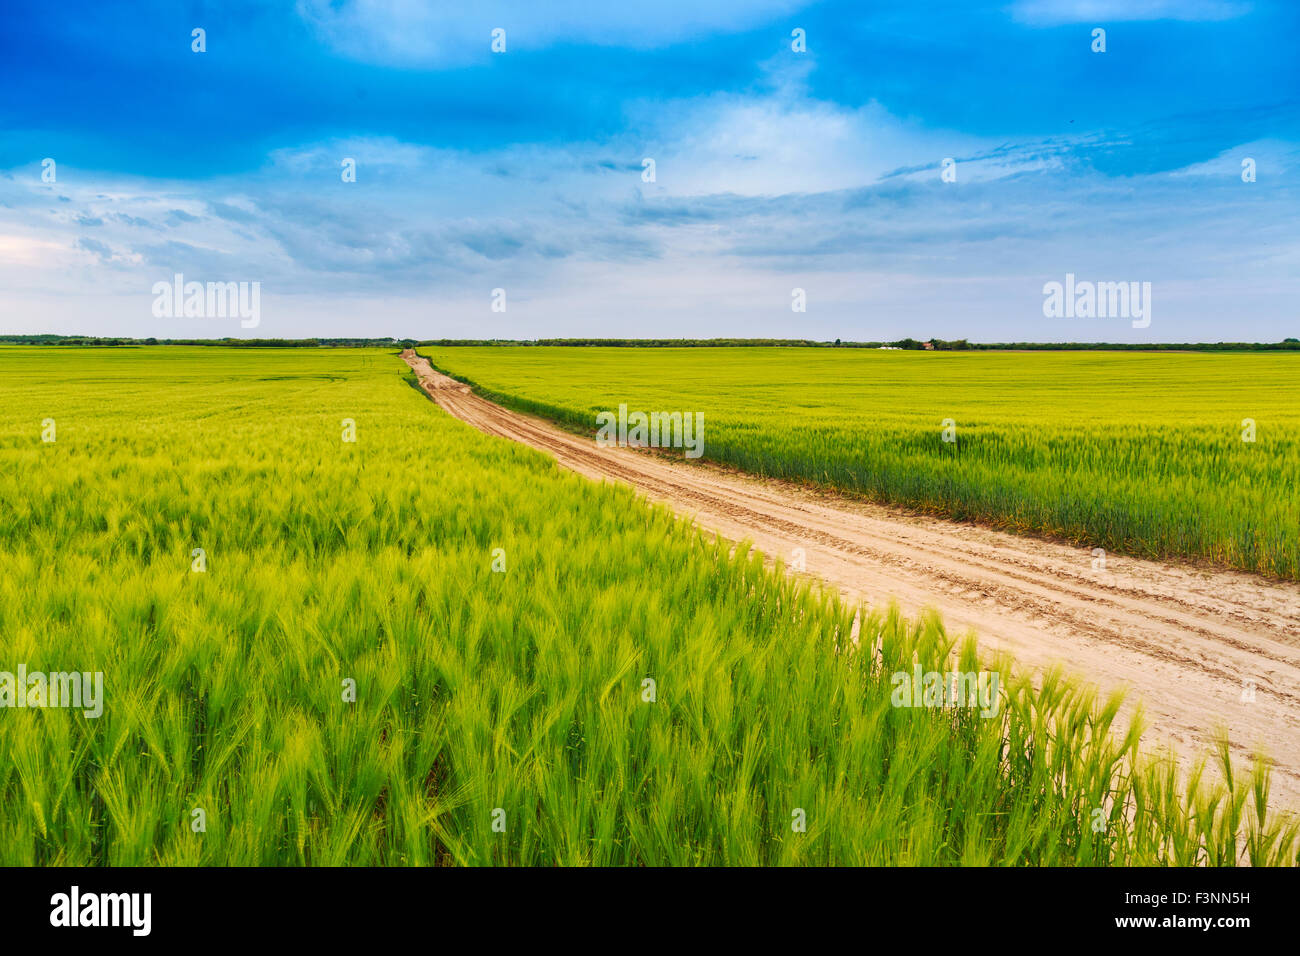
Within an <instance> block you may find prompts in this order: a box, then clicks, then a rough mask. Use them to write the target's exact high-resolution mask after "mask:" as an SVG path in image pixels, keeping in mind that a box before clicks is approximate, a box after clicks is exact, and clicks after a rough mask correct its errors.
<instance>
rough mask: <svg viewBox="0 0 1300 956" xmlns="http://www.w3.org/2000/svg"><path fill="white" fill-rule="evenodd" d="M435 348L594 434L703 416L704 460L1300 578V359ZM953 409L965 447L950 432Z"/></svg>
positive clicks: (435, 354)
mask: <svg viewBox="0 0 1300 956" xmlns="http://www.w3.org/2000/svg"><path fill="white" fill-rule="evenodd" d="M424 351H425V353H426V354H427V355H429V357H430V358H431V359H432V361H433V363H434V365H436V366H437V367H438V368H440V369H442V370H443V371H446V372H448V373H449V374H451V375H455V376H457V377H459V378H462V379H464V380H466V381H469V382H472V383H474V384H475V385H477V386H478V387H479V388H480V389H481V390H482V391H483V392H485V393H488V394H491V395H493V396H495V397H497V398H499V399H501V400H503V401H505V402H506V403H507V404H510V405H513V406H515V407H517V408H521V409H524V410H527V411H533V412H536V413H539V414H542V415H546V416H549V417H552V418H555V419H557V420H560V421H563V422H566V423H569V424H571V425H574V426H577V427H579V428H585V429H588V430H591V431H594V430H595V425H594V416H595V414H596V413H597V412H600V411H604V410H616V409H617V408H618V407H619V405H620V404H622V403H626V404H627V405H628V406H629V408H630V409H632V410H637V409H640V410H643V411H646V412H651V411H690V412H700V413H703V416H704V422H705V433H704V434H705V440H704V457H705V458H706V459H711V460H713V461H717V462H722V463H725V464H729V465H734V466H736V467H738V468H741V469H744V470H747V471H751V472H754V473H757V474H761V475H768V476H774V477H781V478H791V479H797V480H804V481H810V482H816V483H821V484H826V485H831V486H834V487H836V488H840V489H845V490H848V491H851V492H855V493H859V494H862V495H864V496H867V497H869V498H871V499H873V500H876V501H880V502H887V503H893V504H899V505H904V506H907V507H910V508H914V509H917V510H920V511H923V512H926V513H929V514H935V515H942V516H946V517H951V518H954V519H958V520H973V521H978V522H981V523H985V524H988V525H991V526H993V527H997V528H1002V529H1006V530H1010V531H1016V532H1027V533H1033V534H1040V535H1044V536H1048V537H1052V538H1058V539H1063V540H1066V541H1070V542H1073V543H1075V544H1079V545H1085V546H1088V547H1101V548H1105V549H1107V550H1111V551H1115V552H1120V553H1127V554H1132V555H1137V556H1142V557H1159V558H1166V557H1177V558H1189V559H1194V560H1205V561H1209V562H1213V563H1215V564H1218V565H1223V566H1228V567H1233V568H1240V569H1244V570H1248V571H1256V572H1261V573H1264V574H1268V575H1273V576H1276V577H1281V578H1288V579H1292V580H1295V579H1300V505H1298V502H1300V355H1295V354H1259V353H1229V354H1152V353H1116V352H1106V353H1096V352H1084V353H1077V352H1039V353H986V352H907V351H875V350H863V349H829V348H680V349H674V348H654V349H637V348H546V347H511V348H492V347H487V348H483V347H476V348H462V347H456V348H436V349H433V348H430V349H426V350H424ZM945 419H951V421H952V424H953V427H954V431H952V432H950V433H949V435H950V437H954V438H955V439H956V440H955V441H952V442H945V441H944V440H943V432H944V420H945ZM1246 419H1250V420H1252V421H1253V423H1254V432H1253V439H1254V440H1253V441H1246V440H1243V435H1244V434H1246V429H1247V427H1248V426H1247V424H1246V423H1245V420H1246Z"/></svg>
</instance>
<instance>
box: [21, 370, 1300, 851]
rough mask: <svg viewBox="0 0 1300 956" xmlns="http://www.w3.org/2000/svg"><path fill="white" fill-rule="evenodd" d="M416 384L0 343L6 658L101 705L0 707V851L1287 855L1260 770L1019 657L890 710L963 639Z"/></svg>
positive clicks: (1290, 843) (365, 375)
mask: <svg viewBox="0 0 1300 956" xmlns="http://www.w3.org/2000/svg"><path fill="white" fill-rule="evenodd" d="M402 368H403V366H402V365H401V363H400V362H399V360H398V359H397V358H396V356H395V355H393V354H392V353H391V352H384V351H381V350H370V351H359V350H355V351H354V350H309V349H295V350H293V352H292V353H288V352H286V351H283V350H273V349H272V350H265V351H263V350H244V349H240V350H223V349H218V348H204V349H198V348H195V349H190V348H140V349H111V350H109V349H105V350H98V349H77V350H75V351H74V350H69V349H42V348H30V347H14V348H0V393H2V397H3V401H0V465H2V467H0V500H3V501H4V502H5V506H4V508H3V509H0V670H5V671H10V672H12V671H14V670H16V668H17V667H18V665H20V664H23V665H25V666H26V667H27V669H28V671H71V670H81V671H102V672H103V673H104V675H105V697H106V701H105V707H104V713H103V715H102V716H101V717H99V718H97V719H93V718H86V717H85V716H83V715H82V714H81V713H80V712H76V711H70V710H66V709H54V708H46V709H40V708H25V709H10V708H4V709H0V863H3V864H6V865H39V866H47V865H114V866H117V865H136V864H140V865H190V864H197V865H263V866H276V865H298V864H304V865H344V864H347V865H435V864H456V865H507V864H509V865H518V864H530V865H555V864H561V865H588V864H607V865H609V864H627V865H669V864H672V865H694V864H764V865H766V864H778V865H811V864H918V865H920V864H924V865H930V864H940V865H960V864H979V865H984V864H1014V865H1021V864H1045V865H1052V864H1059V865H1070V864H1112V863H1113V864H1174V865H1178V864H1192V863H1208V864H1220V863H1222V864H1227V863H1234V862H1251V863H1254V864H1256V865H1267V864H1279V863H1282V864H1294V863H1295V862H1296V853H1297V846H1298V837H1297V829H1296V826H1297V825H1296V824H1295V823H1294V822H1293V821H1292V820H1291V819H1290V818H1285V817H1281V816H1278V815H1277V814H1276V813H1274V812H1270V811H1269V810H1268V808H1267V802H1268V801H1267V796H1268V795H1267V787H1268V771H1267V768H1266V767H1265V766H1264V765H1262V764H1259V765H1256V766H1255V767H1253V768H1249V769H1248V770H1247V771H1246V772H1244V773H1243V772H1242V771H1241V770H1240V769H1235V768H1231V767H1229V768H1228V773H1227V776H1226V780H1227V781H1228V783H1226V784H1222V783H1220V784H1210V783H1205V782H1202V781H1201V779H1200V776H1199V774H1197V773H1192V774H1190V775H1188V774H1184V775H1182V776H1180V775H1179V770H1178V767H1177V765H1176V764H1175V763H1174V761H1173V760H1172V758H1171V757H1169V756H1168V755H1164V754H1154V755H1148V754H1146V753H1145V752H1144V751H1143V750H1142V748H1141V742H1140V727H1139V726H1133V727H1127V728H1125V727H1119V728H1117V727H1115V726H1114V722H1115V720H1116V714H1117V708H1118V700H1117V699H1108V700H1098V699H1096V697H1095V695H1094V694H1093V692H1092V691H1090V690H1089V689H1088V688H1087V687H1086V686H1084V685H1081V684H1079V683H1077V682H1075V681H1072V680H1069V679H1066V678H1065V677H1063V676H1062V675H1060V674H1059V673H1058V674H1051V675H1048V677H1047V679H1046V680H1045V681H1044V682H1043V685H1042V687H1041V688H1039V689H1037V690H1036V689H1035V688H1034V687H1033V686H1032V685H1031V684H1030V683H1029V682H1028V681H1027V680H1025V679H1024V678H1023V677H1021V676H1019V675H1017V674H1016V673H1015V672H1014V670H1013V669H1012V668H1011V665H1010V662H1008V661H1005V660H1003V661H999V662H996V667H997V668H998V669H999V670H998V673H999V675H1000V678H1001V681H1002V688H1001V690H1002V695H1003V696H1002V698H1001V701H1002V704H1001V707H1000V710H999V713H998V716H997V717H996V718H993V719H982V718H980V717H979V716H978V715H977V713H976V712H975V711H972V710H969V709H962V708H942V707H928V708H927V707H920V708H909V707H895V706H893V705H892V703H891V691H892V686H891V675H892V674H893V673H895V672H897V671H908V672H910V671H912V669H913V667H914V664H919V665H920V666H921V667H922V668H923V669H926V670H931V669H933V670H939V669H945V668H946V667H947V666H948V665H949V663H950V662H952V661H959V662H960V664H961V667H962V669H963V670H970V669H976V668H977V667H979V666H980V665H979V664H978V663H977V661H976V648H975V645H974V642H973V640H971V639H963V640H958V639H957V638H956V637H955V636H953V635H949V634H947V633H946V632H945V631H944V628H943V625H942V623H941V622H940V621H939V620H938V619H937V618H934V617H925V618H923V619H920V620H915V621H908V620H904V619H903V618H901V617H900V616H899V615H898V613H897V612H896V611H892V610H878V611H871V610H866V609H858V608H854V607H849V606H846V605H844V604H842V603H840V601H839V600H838V599H837V597H836V596H835V595H833V594H827V593H822V592H820V591H816V590H810V589H809V587H808V586H807V585H804V584H800V583H797V582H795V581H794V580H792V579H790V578H788V577H783V576H782V575H780V574H774V573H772V572H771V571H769V570H765V569H764V567H763V564H762V560H761V558H760V557H759V556H758V555H757V554H749V553H746V551H745V549H738V550H737V551H736V552H735V553H732V552H730V551H728V550H727V549H726V548H725V547H724V546H721V545H718V544H714V543H711V542H709V541H708V540H707V539H706V538H705V537H704V536H702V535H701V534H699V533H697V532H696V531H695V530H694V529H693V528H691V527H689V526H687V525H683V524H682V523H680V522H678V521H677V520H675V519H674V517H673V516H672V515H671V514H670V513H669V512H667V511H665V510H664V509H662V508H658V507H651V506H648V505H647V504H646V503H644V502H643V501H641V500H639V499H637V498H635V497H634V496H633V495H632V494H631V492H629V491H627V490H626V489H621V488H617V487H614V486H610V485H596V484H592V483H590V482H587V481H585V480H583V479H581V478H578V477H576V476H573V475H570V474H566V473H564V472H562V471H560V470H559V469H558V468H556V467H555V466H554V465H553V464H552V463H551V462H550V461H549V459H547V458H545V457H544V456H542V455H541V454H539V453H535V452H533V451H530V450H528V449H525V448H522V447H519V446H516V445H513V444H511V443H508V442H505V441H500V440H496V439H492V438H488V437H486V436H483V435H481V434H479V433H478V432H476V431H474V430H472V429H470V428H469V427H467V426H464V425H462V424H461V423H459V422H456V421H454V420H452V419H450V418H448V417H447V416H445V415H443V414H442V413H441V412H440V411H438V410H437V409H436V408H435V407H434V406H433V405H431V404H430V403H429V402H428V401H427V400H426V399H425V398H424V397H423V396H421V395H420V394H418V393H417V392H416V391H414V390H412V389H410V388H409V387H408V386H407V384H406V383H405V382H404V381H403V378H402V375H401V370H402ZM47 418H52V419H54V420H55V424H56V428H57V433H56V435H57V437H56V441H54V442H52V443H46V442H42V441H41V437H40V436H41V432H42V421H43V420H44V419H47ZM343 419H352V420H353V421H354V422H355V426H356V439H357V440H356V441H355V443H348V442H344V441H342V440H341V439H342V434H343V431H342V421H343ZM199 548H201V549H203V551H204V552H205V556H206V570H204V571H201V572H199V571H195V570H193V568H194V567H195V563H194V562H195V558H194V556H193V552H194V550H195V549H199ZM498 549H499V550H498ZM503 562H504V563H503ZM494 563H495V564H496V565H497V566H498V567H504V570H500V571H497V570H493V565H494ZM855 618H856V622H857V623H856V632H857V640H856V641H855V640H853V639H852V637H853V635H854V632H855ZM984 666H993V665H990V664H989V663H987V662H986V663H985V665H984ZM647 679H651V680H653V681H654V691H655V693H654V700H653V701H647V699H646V697H647V695H648V692H647V686H648V685H646V683H645V681H646V680H647ZM348 681H355V700H349V699H348V693H347V691H348V686H349V685H348V683H347V682H348ZM1220 759H1222V760H1225V761H1226V759H1227V758H1226V751H1225V754H1224V755H1222V756H1221V758H1220ZM196 810H202V811H203V823H204V824H205V826H204V828H202V829H198V828H197V823H198V820H199V817H197V816H196V814H195V811H196ZM799 811H802V813H803V818H804V819H805V820H806V829H805V830H804V831H803V832H799V831H797V830H796V829H795V828H794V826H793V824H794V823H795V822H796V821H797V820H798V819H799V818H798V816H797V814H798V812H799Z"/></svg>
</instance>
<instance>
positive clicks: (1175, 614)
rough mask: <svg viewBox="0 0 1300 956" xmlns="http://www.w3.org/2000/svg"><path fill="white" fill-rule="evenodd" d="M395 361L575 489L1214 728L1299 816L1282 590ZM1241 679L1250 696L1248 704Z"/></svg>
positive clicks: (1296, 596)
mask: <svg viewBox="0 0 1300 956" xmlns="http://www.w3.org/2000/svg"><path fill="white" fill-rule="evenodd" d="M402 358H403V359H404V360H405V361H406V363H407V364H408V365H409V366H410V367H411V369H412V370H413V371H414V372H415V373H416V376H417V378H418V379H419V381H420V384H421V387H422V388H423V389H424V391H425V392H426V393H427V394H428V395H429V397H430V398H432V399H433V400H434V401H435V402H437V404H438V405H439V406H440V407H441V408H442V409H443V410H444V411H446V412H447V413H448V414H450V415H452V416H454V417H456V418H459V419H461V420H462V421H464V422H466V423H467V424H469V425H472V426H473V427H475V428H477V429H479V430H480V431H482V432H486V433H487V434H489V435H497V436H499V437H502V438H508V439H511V440H513V441H517V442H521V443H523V444H526V445H530V446H532V447H534V448H537V449H540V450H542V451H545V452H548V453H549V454H551V455H552V456H553V457H555V459H556V460H557V461H558V462H559V463H560V464H561V465H563V466H565V467H566V468H569V469H572V470H573V471H576V472H578V473H579V474H582V475H585V476H587V477H589V478H592V479H599V480H612V481H619V482H623V483H625V484H628V485H630V486H632V487H633V488H635V489H636V490H637V491H639V492H641V493H642V494H644V495H645V496H646V497H647V498H649V499H651V500H654V501H662V502H665V503H667V504H669V505H671V506H672V507H673V508H674V509H675V510H676V511H677V512H678V513H679V514H681V515H683V516H686V517H690V518H693V519H694V520H695V522H696V523H697V524H698V525H699V526H700V527H701V528H702V529H705V530H708V531H711V532H714V533H716V534H718V535H721V536H722V537H723V538H725V539H727V540H730V541H743V540H749V541H751V542H753V544H754V546H755V547H757V548H758V549H759V550H760V551H762V552H763V553H764V554H766V555H768V556H781V557H783V558H784V559H785V560H786V562H787V564H788V563H789V562H790V560H791V557H792V552H793V550H794V549H795V548H803V549H804V552H805V560H806V567H807V573H808V574H809V575H810V576H812V577H815V578H818V579H820V580H821V581H823V582H824V583H826V584H828V585H830V586H832V587H834V588H836V589H838V590H839V591H840V592H841V594H843V595H844V596H845V597H846V598H847V599H849V600H852V601H858V600H862V601H866V602H868V603H870V604H873V605H875V606H878V607H883V606H885V605H886V604H887V603H888V602H889V601H890V600H896V601H897V602H898V603H899V605H900V606H901V607H902V609H903V610H904V611H905V612H908V613H916V612H917V611H920V610H922V609H924V608H934V609H935V610H937V611H938V612H939V613H940V614H941V615H942V616H943V620H944V624H945V626H946V627H947V628H948V631H949V633H951V634H961V633H964V632H965V631H967V630H973V631H974V632H975V633H976V635H977V636H978V638H979V641H980V647H981V648H982V649H983V650H984V651H988V650H990V649H991V650H995V651H1007V652H1009V653H1011V654H1012V655H1014V656H1015V658H1016V660H1017V661H1018V662H1019V663H1020V664H1022V665H1025V666H1028V667H1030V668H1034V669H1042V668H1044V667H1048V666H1051V665H1053V664H1061V665H1063V666H1064V667H1065V668H1066V669H1067V670H1069V671H1072V672H1074V673H1077V674H1078V675H1080V676H1082V677H1084V678H1086V679H1088V680H1090V681H1093V682H1095V683H1096V684H1097V685H1099V686H1100V687H1101V688H1102V690H1103V691H1109V690H1111V689H1114V688H1117V687H1124V686H1126V687H1127V688H1128V689H1129V695H1128V701H1127V703H1126V705H1125V712H1126V713H1131V712H1132V707H1133V704H1134V703H1135V702H1136V701H1139V700H1140V701H1141V704H1142V707H1143V710H1144V713H1145V715H1146V719H1147V722H1148V724H1149V726H1150V731H1149V735H1148V736H1149V738H1151V739H1153V740H1155V741H1157V742H1162V743H1163V742H1167V743H1173V744H1175V745H1177V747H1178V750H1179V752H1180V754H1181V755H1182V756H1183V757H1184V758H1186V757H1188V756H1200V755H1202V754H1205V753H1207V752H1208V751H1209V749H1210V748H1211V746H1212V744H1213V734H1214V730H1215V728H1216V727H1218V726H1223V727H1226V728H1227V729H1228V730H1229V733H1230V738H1231V741H1232V750H1233V761H1234V765H1236V766H1237V767H1240V768H1241V769H1245V766H1246V764H1247V762H1248V761H1249V760H1250V759H1251V758H1252V757H1253V755H1254V754H1255V753H1256V751H1257V750H1260V751H1262V752H1264V753H1266V754H1267V755H1268V756H1269V757H1270V758H1271V759H1272V761H1273V764H1274V770H1275V773H1274V777H1273V791H1274V801H1273V802H1274V803H1275V804H1276V805H1278V806H1282V807H1286V808H1289V809H1294V810H1300V584H1296V583H1290V582H1277V581H1270V580H1267V579H1265V578H1262V577H1259V576H1256V575H1252V574H1247V573H1244V572H1236V571H1226V570H1217V569H1203V568H1198V567H1193V566H1190V565H1186V564H1173V563H1165V562H1160V561H1147V560H1142V559H1138V558H1130V557H1126V556H1123V555H1108V556H1107V557H1106V559H1105V569H1104V570H1094V569H1093V556H1092V552H1091V551H1090V550H1088V549H1085V548H1077V547H1072V546H1070V545H1066V544H1060V543H1056V542H1050V541H1043V540H1040V539H1037V538H1030V537H1020V536H1017V535H1013V534H1008V533H1005V532H1000V531H993V530H990V529H988V528H983V527H980V526H978V525H973V524H964V523H958V522H953V521H945V520H943V519H939V518H929V517H925V516H921V515H916V514H912V513H909V512H906V511H903V510H901V509H897V508H890V507H886V506H882V505H877V504H872V503H870V502H866V501H862V500H859V499H853V498H847V497H843V496H839V495H835V494H832V493H829V492H821V491H818V490H815V489H810V488H806V487H804V486H800V485H796V484H792V483H789V482H784V481H775V480H769V479H761V478H756V477H753V476H748V475H743V474H740V473H738V472H735V471H732V470H727V469H724V468H721V467H718V466H716V465H710V464H702V463H700V462H694V463H685V462H681V461H676V460H673V459H670V458H668V457H666V456H663V455H657V454H652V453H647V452H643V451H638V450H635V449H629V448H605V447H600V446H598V445H597V444H596V443H595V441H594V440H592V439H591V438H587V437H583V436H581V435H576V434H573V433H571V432H567V431H565V430H563V429H561V428H559V427H558V426H556V425H553V424H551V423H549V422H547V421H544V420H542V419H539V418H534V417H532V416H529V415H523V414H520V413H518V412H514V411H510V410H509V409H505V408H502V407H501V406H499V405H496V404H494V403H493V402H489V401H487V400H486V399H484V398H482V397H480V396H478V395H475V394H474V393H473V391H472V390H471V389H470V388H469V387H468V386H467V385H465V384H463V383H461V382H457V381H456V380H455V379H452V378H450V377H448V376H446V375H443V374H442V373H441V372H438V371H437V370H435V369H434V368H433V367H432V366H431V365H430V364H429V362H428V361H427V360H426V359H424V358H421V357H420V356H418V355H416V354H415V353H414V352H413V351H411V350H407V351H405V352H403V353H402ZM1252 683H1253V688H1254V690H1253V693H1254V700H1253V701H1251V700H1249V699H1243V697H1247V698H1248V697H1249V696H1250V692H1249V688H1250V686H1251V685H1252Z"/></svg>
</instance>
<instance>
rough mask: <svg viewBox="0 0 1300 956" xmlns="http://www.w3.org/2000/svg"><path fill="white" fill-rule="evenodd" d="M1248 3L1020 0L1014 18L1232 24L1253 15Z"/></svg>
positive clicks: (1040, 22)
mask: <svg viewBox="0 0 1300 956" xmlns="http://www.w3.org/2000/svg"><path fill="white" fill-rule="evenodd" d="M1252 7H1253V4H1252V3H1250V2H1248V0H1017V2H1015V3H1013V4H1012V5H1011V7H1010V11H1011V15H1012V17H1013V18H1014V19H1015V20H1017V21H1019V22H1021V23H1027V24H1031V25H1033V26H1056V25H1058V24H1062V23H1094V24H1099V23H1100V22H1101V21H1117V22H1118V21H1125V20H1231V19H1233V18H1235V17H1240V16H1243V15H1244V14H1247V13H1249V12H1250V11H1251V8H1252Z"/></svg>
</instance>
